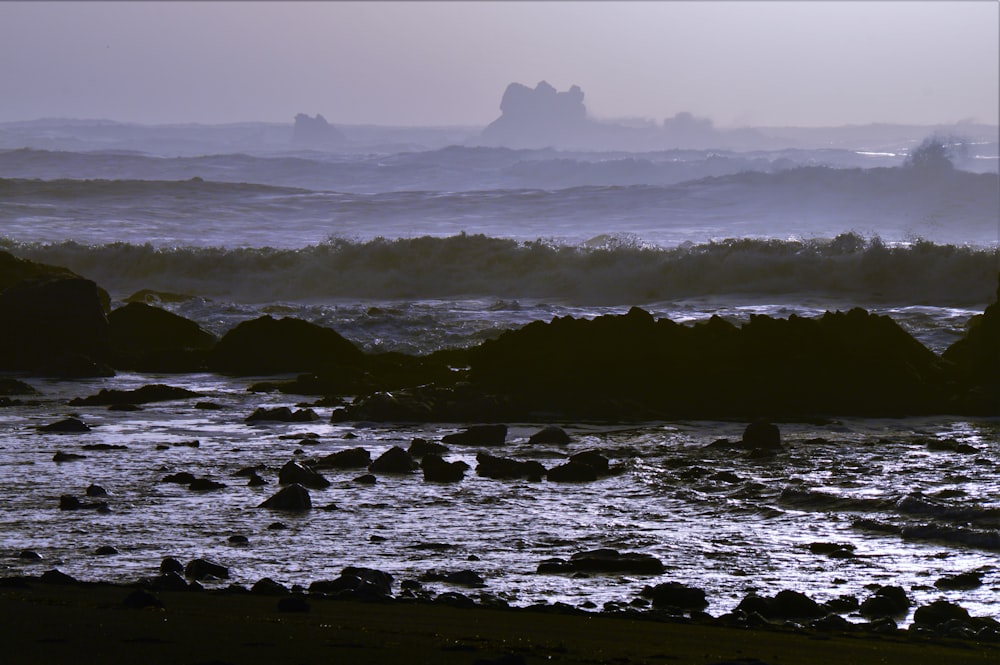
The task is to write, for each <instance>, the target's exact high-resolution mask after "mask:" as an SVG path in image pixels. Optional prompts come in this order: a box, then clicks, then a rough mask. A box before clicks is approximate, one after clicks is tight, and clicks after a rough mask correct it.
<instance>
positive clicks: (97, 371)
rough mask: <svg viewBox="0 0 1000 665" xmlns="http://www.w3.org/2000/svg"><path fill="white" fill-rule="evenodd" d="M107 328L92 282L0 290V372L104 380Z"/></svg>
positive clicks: (68, 280)
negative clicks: (15, 371)
mask: <svg viewBox="0 0 1000 665" xmlns="http://www.w3.org/2000/svg"><path fill="white" fill-rule="evenodd" d="M110 357H111V343H110V328H109V326H108V320H107V317H106V316H105V313H104V308H103V307H102V304H101V296H100V292H99V290H98V288H97V285H96V284H94V282H92V281H90V280H87V279H82V278H74V277H51V278H39V279H37V280H30V281H22V282H18V283H17V284H14V285H13V286H9V287H8V288H6V289H4V290H3V291H0V370H28V371H34V372H42V373H46V374H55V375H61V376H62V375H64V376H70V377H74V376H107V375H108V370H107V367H106V363H107V362H108V361H109V360H110Z"/></svg>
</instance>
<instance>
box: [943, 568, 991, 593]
mask: <svg viewBox="0 0 1000 665" xmlns="http://www.w3.org/2000/svg"><path fill="white" fill-rule="evenodd" d="M982 585H983V576H982V573H980V572H978V571H974V570H973V571H969V572H967V573H959V574H958V575H945V576H944V577H942V578H940V579H938V580H937V581H936V582H934V586H935V587H937V588H938V589H978V588H979V587H981V586H982Z"/></svg>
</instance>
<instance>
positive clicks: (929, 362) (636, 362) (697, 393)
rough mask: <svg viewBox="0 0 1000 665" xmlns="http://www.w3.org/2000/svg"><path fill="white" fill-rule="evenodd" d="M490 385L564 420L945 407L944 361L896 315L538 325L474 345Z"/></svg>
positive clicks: (633, 317) (477, 378)
mask: <svg viewBox="0 0 1000 665" xmlns="http://www.w3.org/2000/svg"><path fill="white" fill-rule="evenodd" d="M469 357H470V365H471V377H472V380H473V382H474V383H475V384H476V385H478V386H480V388H481V389H482V390H483V391H484V392H490V393H494V394H499V395H504V394H506V395H512V396H515V395H516V397H517V400H518V401H519V403H520V404H521V405H522V407H523V408H524V409H525V410H526V411H528V412H532V411H543V412H547V413H557V414H560V416H561V417H584V416H585V417H589V418H652V417H681V416H683V417H699V416H701V417H718V416H720V415H727V416H747V415H753V414H759V413H768V414H774V415H784V414H797V415H802V414H815V413H827V414H852V415H905V414H918V413H928V412H934V411H937V412H940V411H941V410H942V408H943V406H944V405H945V403H946V400H947V396H948V393H947V391H946V390H945V383H944V378H945V374H944V371H943V366H942V365H941V363H940V361H939V360H938V358H937V357H936V356H935V355H934V354H933V353H932V352H931V351H929V350H928V349H926V348H925V347H923V346H922V345H921V344H920V343H919V342H917V341H916V340H915V339H913V337H911V336H910V335H909V334H908V333H906V332H905V331H904V330H903V329H902V328H900V327H899V326H898V325H897V324H896V323H895V322H894V321H893V320H892V319H890V318H888V317H886V316H877V315H872V314H869V313H868V312H865V311H864V310H861V309H853V310H851V311H850V312H847V313H842V312H836V313H830V312H827V313H826V314H824V315H823V316H821V317H818V318H815V319H807V318H803V317H798V316H794V315H793V316H791V317H789V318H788V319H787V320H782V319H772V318H770V317H767V316H756V315H755V316H751V318H750V321H749V322H748V323H746V324H744V325H743V326H742V327H739V328H738V327H736V326H734V325H733V324H731V323H728V322H726V321H724V320H723V319H721V318H718V317H713V318H712V319H710V320H709V321H708V322H705V323H698V324H695V325H693V326H687V325H680V324H677V323H674V322H672V321H670V320H668V319H660V320H658V321H657V320H654V319H653V317H652V316H651V315H650V314H649V313H647V312H645V311H643V310H641V309H638V308H633V309H631V310H630V311H629V312H628V313H627V314H624V315H607V316H601V317H597V318H595V319H593V320H585V319H574V318H571V317H561V318H556V319H553V320H552V321H551V322H550V323H543V322H534V323H530V324H528V325H527V326H524V327H523V328H520V329H518V330H512V331H507V332H504V333H503V334H501V335H500V336H499V337H498V338H497V339H493V340H488V341H486V342H483V343H482V344H481V345H480V346H478V347H475V348H473V349H471V350H470V352H469Z"/></svg>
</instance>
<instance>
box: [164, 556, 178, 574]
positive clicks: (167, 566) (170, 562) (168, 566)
mask: <svg viewBox="0 0 1000 665" xmlns="http://www.w3.org/2000/svg"><path fill="white" fill-rule="evenodd" d="M183 572H184V564H182V563H181V562H180V561H178V560H177V559H175V558H174V557H171V556H168V557H164V559H163V560H162V561H161V562H160V573H161V574H163V575H166V574H168V573H178V574H183Z"/></svg>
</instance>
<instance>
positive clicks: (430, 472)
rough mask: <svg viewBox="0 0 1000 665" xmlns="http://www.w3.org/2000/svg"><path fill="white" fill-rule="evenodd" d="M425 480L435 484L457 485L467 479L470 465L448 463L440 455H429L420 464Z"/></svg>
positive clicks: (460, 462) (458, 462)
mask: <svg viewBox="0 0 1000 665" xmlns="http://www.w3.org/2000/svg"><path fill="white" fill-rule="evenodd" d="M420 468H421V469H423V472H424V480H426V481H429V482H434V483H457V482H459V481H460V480H462V478H463V477H465V472H466V471H467V470H468V468H469V465H468V464H466V463H465V462H462V461H457V462H446V461H445V460H444V459H443V458H442V457H441V456H440V455H437V454H434V453H428V454H427V455H424V457H423V459H422V460H421V462H420Z"/></svg>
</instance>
